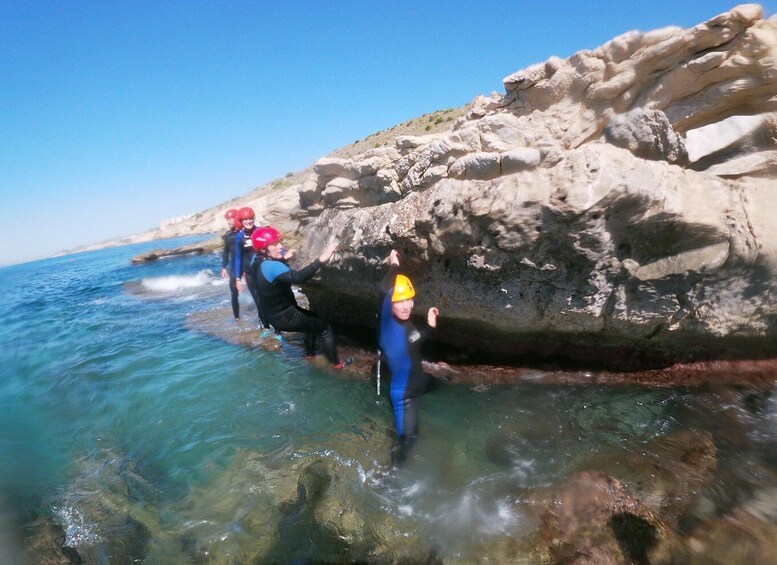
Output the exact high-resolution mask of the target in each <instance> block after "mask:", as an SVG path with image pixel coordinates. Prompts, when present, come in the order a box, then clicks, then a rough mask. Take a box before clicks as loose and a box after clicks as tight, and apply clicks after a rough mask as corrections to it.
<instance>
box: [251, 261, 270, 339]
mask: <svg viewBox="0 0 777 565" xmlns="http://www.w3.org/2000/svg"><path fill="white" fill-rule="evenodd" d="M245 277H246V286H248V290H249V292H250V293H251V298H253V299H254V304H256V313H257V314H258V315H259V321H260V322H262V327H263V328H264V329H270V323H269V322H268V321H267V316H266V315H265V314H264V310H262V303H261V302H260V301H259V293H258V292H257V291H256V282H255V281H254V277H253V275H252V274H251V273H249V272H248V271H246V273H245Z"/></svg>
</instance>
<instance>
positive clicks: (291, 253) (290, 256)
mask: <svg viewBox="0 0 777 565" xmlns="http://www.w3.org/2000/svg"><path fill="white" fill-rule="evenodd" d="M296 253H297V251H296V249H285V250H284V251H283V258H284V260H286V261H288V260H290V259H293V258H294V255H295V254H296Z"/></svg>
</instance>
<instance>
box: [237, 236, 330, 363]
mask: <svg viewBox="0 0 777 565" xmlns="http://www.w3.org/2000/svg"><path fill="white" fill-rule="evenodd" d="M281 239H282V235H281V233H280V232H279V231H278V230H276V229H275V228H273V227H270V226H264V227H261V228H258V229H257V230H256V231H254V232H253V234H251V241H252V242H253V246H254V249H255V250H256V256H255V257H254V261H253V265H252V271H253V276H254V280H255V281H256V289H257V292H258V293H259V299H260V301H261V303H262V306H263V307H264V312H265V315H266V316H267V321H268V322H269V323H270V324H272V326H273V327H274V328H275V329H276V331H285V332H302V333H304V334H305V356H306V357H313V356H315V354H316V338H321V345H322V347H323V350H324V354H325V355H326V357H327V359H329V362H330V363H331V364H332V366H333V367H334V368H335V369H342V368H343V364H342V363H341V362H340V359H339V358H338V356H337V344H336V340H335V334H334V331H332V327H331V326H330V325H329V323H328V322H327V321H326V320H324V319H323V318H321V317H320V316H319V315H317V314H315V313H314V312H311V311H310V310H306V309H304V308H301V307H300V306H299V305H298V304H297V300H296V298H294V292H293V291H292V289H291V285H293V284H302V283H304V282H306V281H308V280H310V279H311V278H312V277H313V275H315V274H316V272H318V270H319V269H320V268H321V267H322V266H323V265H326V264H327V263H328V262H329V259H331V257H332V254H333V253H334V252H335V249H336V248H337V244H336V243H333V244H330V245H329V246H328V247H327V248H326V249H324V251H322V252H321V255H320V256H319V257H318V259H316V260H315V261H313V262H312V263H311V264H310V265H308V266H307V267H304V268H302V269H300V270H298V271H295V270H293V269H291V268H290V267H289V265H288V264H287V262H286V261H287V258H289V257H290V256H291V254H292V253H293V251H291V250H290V251H289V252H286V251H285V250H284V249H283V246H282V244H281Z"/></svg>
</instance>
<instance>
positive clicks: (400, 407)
mask: <svg viewBox="0 0 777 565" xmlns="http://www.w3.org/2000/svg"><path fill="white" fill-rule="evenodd" d="M390 396H391V407H392V408H393V409H394V427H395V429H396V432H397V441H396V443H395V444H394V447H393V448H392V450H391V461H392V463H393V464H395V465H399V464H401V463H402V462H404V460H405V459H406V458H407V455H408V453H410V449H411V448H412V447H413V445H414V444H415V441H416V438H417V437H418V411H419V408H420V399H419V398H418V397H417V396H415V397H412V398H403V396H402V393H401V392H400V393H399V394H391V395H390Z"/></svg>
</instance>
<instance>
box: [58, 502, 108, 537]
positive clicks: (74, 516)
mask: <svg viewBox="0 0 777 565" xmlns="http://www.w3.org/2000/svg"><path fill="white" fill-rule="evenodd" d="M52 510H53V511H54V515H55V516H56V517H57V520H58V522H59V523H60V525H61V526H62V529H64V530H65V544H64V545H66V546H68V547H79V546H81V545H88V544H95V543H98V542H100V541H102V538H101V537H100V534H98V533H97V531H96V530H97V526H96V525H94V524H90V523H88V522H87V521H86V519H85V518H84V515H83V514H82V513H81V511H80V510H78V509H77V508H73V507H70V506H59V507H54V508H53V509H52Z"/></svg>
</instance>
